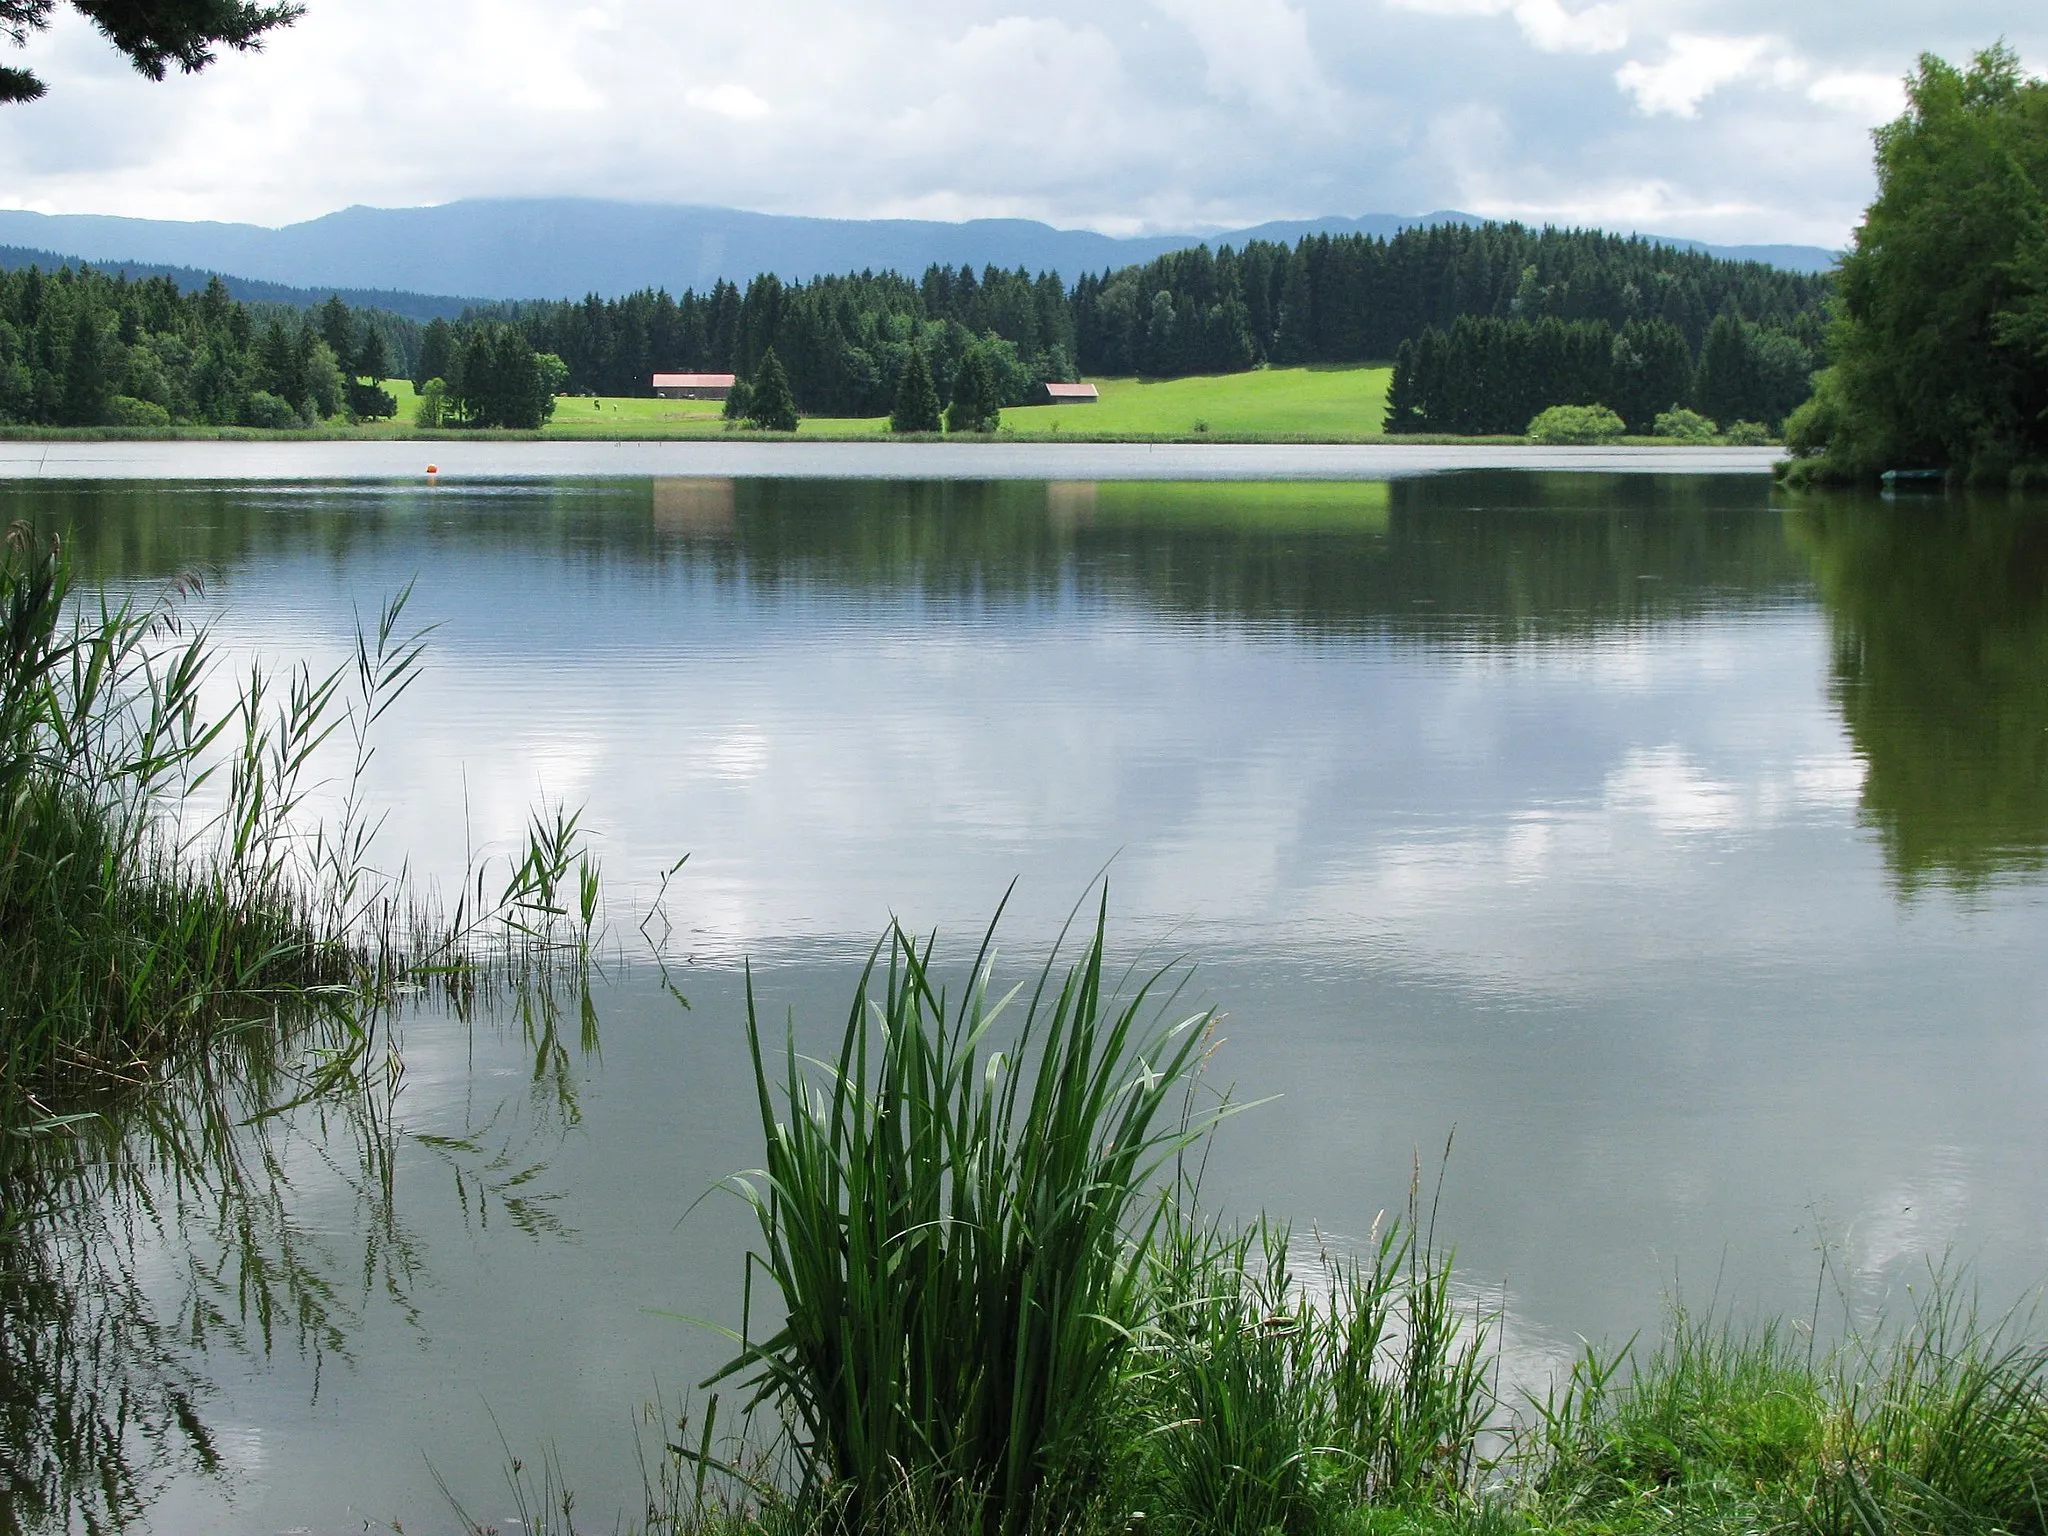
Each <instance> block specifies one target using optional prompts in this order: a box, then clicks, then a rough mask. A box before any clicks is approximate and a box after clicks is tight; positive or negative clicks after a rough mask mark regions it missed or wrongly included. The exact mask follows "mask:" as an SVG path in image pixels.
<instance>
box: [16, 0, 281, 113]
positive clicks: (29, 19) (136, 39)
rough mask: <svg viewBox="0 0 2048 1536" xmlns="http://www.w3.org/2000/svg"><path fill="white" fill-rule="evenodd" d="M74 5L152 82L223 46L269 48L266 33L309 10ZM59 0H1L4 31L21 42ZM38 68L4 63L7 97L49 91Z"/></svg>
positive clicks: (220, 3) (199, 64)
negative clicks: (265, 40) (40, 77)
mask: <svg viewBox="0 0 2048 1536" xmlns="http://www.w3.org/2000/svg"><path fill="white" fill-rule="evenodd" d="M71 6H72V9H74V10H76V11H77V12H78V13H79V14H80V15H82V16H84V17H85V18H86V19H87V20H89V21H91V22H92V24H93V25H94V26H95V27H97V28H98V29H99V32H100V34H101V35H102V36H103V37H105V38H106V39H107V40H108V41H109V42H111V43H112V44H113V45H114V46H115V47H116V48H118V49H119V50H120V51H121V52H122V53H123V54H125V55H127V58H128V61H129V62H130V63H131V64H133V65H134V66H135V67H136V69H137V70H139V71H140V72H141V73H142V74H144V75H146V76H148V77H149V78H150V79H152V80H161V79H163V77H164V74H165V72H166V70H167V69H168V67H169V66H170V65H173V64H175V65H177V66H178V68H179V70H180V71H181V72H183V73H185V74H188V75H189V74H195V73H197V72H198V71H199V70H202V69H204V68H205V67H206V66H207V65H209V64H211V63H212V62H213V58H214V50H215V48H216V47H218V46H220V45H223V44H225V45H226V46H227V47H229V48H233V49H235V50H236V51H237V52H243V51H247V50H249V49H253V48H260V47H262V46H263V35H264V34H265V33H266V32H270V31H272V30H274V29H275V28H278V27H288V26H290V25H291V24H292V23H293V22H294V21H296V20H298V18H299V17H300V15H301V14H303V12H304V9H305V7H303V6H301V5H298V4H296V3H292V0H274V3H270V4H264V3H262V0H71ZM55 9H56V0H0V31H4V32H5V33H6V34H7V35H8V36H9V37H11V38H12V39H13V41H14V43H15V45H16V46H17V47H18V46H20V45H21V44H23V43H24V42H26V41H27V39H28V36H29V34H30V33H32V32H39V31H41V30H43V29H44V28H45V27H47V26H49V24H50V13H51V12H52V11H54V10H55ZM47 89H48V87H46V86H45V85H44V84H43V82H42V81H41V80H40V79H38V78H37V76H36V75H35V73H34V72H33V71H31V70H26V69H16V68H14V67H12V66H11V65H10V66H0V102H12V101H34V100H36V99H37V98H39V97H40V96H42V94H43V93H44V91H45V90H47Z"/></svg>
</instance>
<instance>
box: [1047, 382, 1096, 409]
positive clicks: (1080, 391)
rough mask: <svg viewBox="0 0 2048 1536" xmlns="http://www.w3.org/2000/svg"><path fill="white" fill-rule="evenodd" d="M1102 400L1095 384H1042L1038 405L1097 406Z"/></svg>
mask: <svg viewBox="0 0 2048 1536" xmlns="http://www.w3.org/2000/svg"><path fill="white" fill-rule="evenodd" d="M1101 399H1102V396H1101V394H1100V393H1098V392H1097V390H1096V388H1095V386H1094V385H1093V384H1041V385H1039V386H1038V398H1037V400H1036V401H1034V402H1033V403H1034V404H1037V405H1095V404H1097V403H1099V402H1100V401H1101Z"/></svg>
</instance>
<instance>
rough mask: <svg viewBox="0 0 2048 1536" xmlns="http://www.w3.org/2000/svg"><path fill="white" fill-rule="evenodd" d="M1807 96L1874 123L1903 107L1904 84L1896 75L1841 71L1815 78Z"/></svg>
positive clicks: (1904, 96) (1809, 98) (1825, 105)
mask: <svg viewBox="0 0 2048 1536" xmlns="http://www.w3.org/2000/svg"><path fill="white" fill-rule="evenodd" d="M1806 99H1807V100H1808V101H1813V102H1817V103H1819V104H1820V105H1821V106H1824V107H1833V108H1835V109H1836V110H1837V111H1840V112H1845V113H1847V114H1848V115H1849V116H1851V117H1853V118H1855V119H1856V120H1857V121H1859V122H1864V123H1870V124H1873V125H1874V124H1877V123H1887V122H1890V121H1891V120H1892V119H1893V118H1895V117H1897V116H1898V115H1899V114H1900V113H1901V112H1903V111H1905V109H1906V87H1905V84H1904V82H1903V81H1901V80H1900V79H1899V77H1898V76H1896V75H1880V74H1871V73H1859V72H1855V71H1842V72H1839V73H1836V74H1828V75H1822V76H1821V77H1820V78H1819V79H1817V80H1815V81H1814V82H1813V83H1812V84H1811V85H1809V86H1808V87H1807V88H1806Z"/></svg>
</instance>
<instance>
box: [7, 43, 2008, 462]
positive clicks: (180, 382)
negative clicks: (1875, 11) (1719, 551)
mask: <svg viewBox="0 0 2048 1536" xmlns="http://www.w3.org/2000/svg"><path fill="white" fill-rule="evenodd" d="M1907 84H1908V106H1907V109H1906V111H1905V113H1904V114H1903V115H1902V116H1901V117H1899V118H1898V119H1897V120H1896V121H1895V122H1893V123H1890V124H1888V125H1886V126H1885V127H1883V128H1881V129H1880V130H1878V132H1877V134H1876V142H1877V172H1878V196H1877V199H1876V200H1875V201H1874V202H1873V203H1872V204H1871V206H1870V208H1869V210H1868V212H1867V214H1866V217H1865V219H1864V222H1863V224H1862V226H1861V227H1860V228H1859V229H1858V230H1857V232H1856V235H1855V239H1854V242H1853V244H1852V247H1851V249H1850V250H1849V251H1848V252H1847V253H1846V254H1845V256H1844V257H1843V259H1842V262H1841V264H1840V266H1839V267H1838V269H1837V270H1836V271H1835V272H1832V273H1826V274H1820V275H1805V274H1799V273H1792V272H1785V271H1780V270H1777V269H1774V268H1771V267H1768V266H1764V265H1762V264H1759V263H1754V262H1731V261H1725V260H1721V259H1717V258H1715V257H1712V256H1708V255H1705V254H1703V253H1699V252H1694V251H1683V250H1677V249H1674V248H1672V247H1669V246H1664V245H1658V244H1655V243H1653V242H1649V241H1645V240H1642V239H1639V238H1619V237H1615V236H1610V235H1604V234H1599V233H1595V232H1588V231H1577V230H1557V229H1544V230H1540V231H1537V230H1530V229H1525V228H1523V227H1521V226H1519V225H1514V224H1486V225H1478V226H1465V225H1438V226H1432V227H1428V228H1418V229H1411V230H1407V231H1404V232H1403V233H1401V234H1398V235H1395V236H1393V237H1392V238H1390V239H1379V238H1370V237H1364V236H1341V237H1339V236H1327V235H1316V236H1307V237H1304V238H1302V239H1301V240H1300V241H1298V242H1297V243H1296V244H1294V245H1293V246H1291V247H1290V246H1286V245H1282V244H1276V243H1269V242H1262V241H1252V242H1249V243H1247V244H1246V246H1245V247H1244V248H1243V249H1242V250H1234V249H1231V248H1229V247H1225V248H1223V249H1221V250H1216V251H1211V250H1209V249H1208V248H1206V247H1198V248H1196V249H1193V250H1188V251H1180V252H1174V253H1171V254H1169V255H1165V256H1162V257H1160V258H1158V259H1157V260H1155V261H1153V262H1150V263H1148V264H1145V265H1143V266H1135V267H1130V268H1126V269H1124V270H1122V271H1116V272H1105V273H1101V274H1084V275H1082V276H1081V277H1079V278H1078V279H1077V280H1075V281H1074V282H1072V283H1071V284H1069V283H1068V282H1067V281H1066V280H1065V279H1063V278H1062V277H1061V276H1060V275H1059V274H1057V273H1050V272H1045V273H1039V274H1037V275H1035V276H1034V275H1032V274H1030V273H1028V272H1026V271H1024V270H1022V269H1019V270H1016V271H1004V270H1001V269H999V268H996V267H987V268H984V269H983V270H982V271H981V272H980V273H976V272H974V271H973V270H972V269H970V268H966V267H962V268H960V269H958V270H952V269H948V268H945V267H937V266H935V267H933V268H931V269H930V270H928V271H927V272H925V273H924V274H923V276H922V277H921V278H919V279H916V280H913V279H911V278H909V277H905V276H901V275H899V274H896V273H890V272H884V273H880V274H876V273H871V272H864V273H859V274H853V275H848V276H841V277H819V278H816V279H813V280H811V281H809V282H801V283H785V282H783V281H781V280H780V279H778V278H776V277H774V276H772V275H767V274H764V275H762V276H759V277H756V278H754V279H753V280H752V281H750V282H749V283H748V284H747V286H746V287H745V289H744V290H742V289H741V288H739V287H737V286H735V285H734V284H731V283H728V282H723V281H721V282H718V283H716V284H714V285H713V287H712V288H711V290H710V291H709V292H706V293H701V294H700V293H697V292H695V291H685V292H684V293H683V294H682V296H681V297H680V298H675V297H672V296H671V295H670V294H669V293H667V292H666V291H664V290H660V289H649V290H643V291H641V292H638V293H634V294H628V295H625V296H623V297H618V298H602V297H599V296H596V295H591V296H589V297H586V298H584V299H582V300H580V301H570V300H561V301H548V302H534V303H503V304H490V305H485V306H480V307H477V308H473V309H471V310H470V311H468V312H466V313H465V314H464V316H463V317H462V318H461V319H460V320H457V321H454V322H452V323H451V322H449V321H447V320H439V319H437V320H433V321H430V322H428V323H427V324H425V325H421V324H419V323H417V322H415V321H412V320H409V319H406V318H403V317H401V316H398V315H395V314H392V313H390V312H388V311H383V310H351V309H350V308H349V306H348V305H346V304H345V303H343V302H342V300H341V299H340V298H339V297H335V298H330V299H329V300H328V301H326V302H325V303H324V304H321V305H319V306H316V307H314V308H313V309H311V310H307V311H298V310H294V309H290V308H286V307H282V306H276V305H244V304H241V303H238V302H237V301H235V300H233V299H231V298H230V297H229V296H228V294H227V292H226V290H225V288H224V287H223V286H222V285H221V284H220V283H219V282H218V280H216V281H214V282H213V283H212V284H211V285H210V286H209V287H207V288H206V289H204V290H202V291H199V292H194V293H184V292H181V291H180V290H179V289H178V287H177V285H176V284H175V283H174V282H172V281H171V280H170V279H168V278H151V279H147V280H143V281H138V282H129V281H127V280H126V279H124V278H118V277H109V276H107V275H105V274H102V273H99V272H96V271H94V270H92V269H91V268H89V267H84V266H80V267H69V266H66V267H61V268H59V269H58V270H56V271H54V272H42V271H39V270H37V269H35V268H29V269H27V270H25V271H19V272H11V273H6V274H0V431H34V432H44V431H51V430H55V431H60V432H90V433H98V432H111V433H136V434H141V435H151V434H157V433H164V434H182V433H187V432H190V433H194V434H197V435H217V434H221V433H229V434H232V433H234V432H241V431H248V432H255V433H282V432H313V433H320V434H355V433H363V434H366V435H410V434H429V433H432V432H436V431H441V430H459V431H478V430H484V431H489V430H498V431H513V432H543V431H546V432H550V433H559V434H562V435H571V436H600V437H638V436H652V437H667V436H694V435H698V434H700V433H709V432H714V431H716V432H723V431H726V430H736V431H759V432H768V433H787V432H789V431H791V430H795V431H798V432H802V433H806V434H808V435H811V436H838V437H865V436H870V435H876V434H879V433H880V432H882V431H885V430H893V431H894V432H896V433H899V434H912V435H920V436H939V435H944V436H950V437H961V438H970V439H971V438H982V437H987V436H990V435H993V434H997V433H1002V434H1013V435H1016V436H1020V437H1029V436H1036V435H1039V434H1041V433H1042V434H1045V435H1053V434H1059V435H1061V436H1066V437H1072V438H1082V437H1103V438H1109V439H1112V440H1114V439H1122V438H1130V439H1174V440H1189V441H1200V440H1203V439H1208V440H1212V441H1220V440H1232V441H1246V440H1253V441H1261V440H1264V441H1280V442H1284V441H1305V442H1307V441H1349V440H1358V439H1367V438H1374V437H1380V436H1383V435H1401V436H1408V437H1415V436H1419V437H1422V438H1425V439H1431V438H1448V439H1491V438H1503V439H1523V440H1531V441H1536V442H1558V443H1562V442H1600V441H1617V440H1641V441H1645V442H1664V443H1693V444H1698V443H1708V442H1726V443H1734V444H1745V445H1761V444H1764V443H1770V442H1776V441H1778V440H1780V439H1781V438H1782V439H1783V440H1784V441H1785V443H1786V445H1787V447H1788V448H1789V450H1790V457H1789V459H1788V460H1787V461H1786V465H1785V468H1784V470H1783V473H1784V476H1785V478H1786V479H1787V480H1788V482H1789V483H1791V484H1793V485H1795V486H1799V485H1811V484H1817V483H1859V482H1869V483H1875V482H1876V481H1877V479H1878V478H1879V477H1880V476H1881V475H1882V474H1884V473H1887V472H1890V471H1900V472H1905V473H1909V474H1914V475H1920V476H1931V477H1936V478H1938V477H1941V476H1944V475H1946V476H1954V477H1957V478H1963V479H1968V480H1970V481H1972V482H1974V483H1978V484H2015V485H2030V484H2036V483H2048V425H2044V423H2048V319H2044V316H2048V237H2044V236H2043V234H2042V229H2043V228H2048V192H2044V191H2043V190H2042V189H2043V188H2044V187H2048V85H2044V84H2043V83H2042V82H2041V81H2039V80H2035V79H2032V78H2029V77H2028V76H2026V75H2025V74H2024V72H2023V71H2022V69H2021V66H2020V63H2019V59H2018V56H2017V55H2016V54H2015V53H2014V52H2013V51H2012V50H2010V49H2009V48H2007V47H2005V46H2004V45H1999V46H1996V47H1993V48H1991V49H1988V50H1986V51H1985V52H1983V53H1982V54H1980V55H1978V56H1977V57H1976V58H1975V59H1974V60H1973V61H1971V62H1970V63H1969V64H1968V65H1967V66H1966V67H1962V68H1958V67H1955V66H1952V65H1950V64H1948V63H1946V62H1944V61H1943V60H1941V59H1938V58H1935V57H1933V56H1931V55H1929V56H1926V57H1923V58H1922V60H1921V61H1920V65H1919V68H1918V70H1917V71H1916V73H1915V74H1914V75H1913V77H1912V78H1911V79H1910V80H1909V81H1908V82H1907ZM658 371H680V372H697V373H725V374H732V375H734V376H735V378H736V380H737V383H736V387H735V389H734V392H733V397H732V399H731V400H730V401H729V402H726V405H725V406H724V407H723V408H721V409H715V410H710V411H703V410H698V409H692V408H691V403H690V402H682V401H662V400H655V399H653V398H652V396H653V393H654V389H653V376H654V374H655V373H656V372H658ZM1084 377H1085V378H1086V379H1088V380H1090V381H1092V382H1096V383H1098V384H1099V385H1100V386H1101V388H1102V400H1101V403H1100V404H1097V405H1059V406H1053V405H1042V404H1036V403H1034V402H1036V401H1038V400H1042V399H1043V398H1044V393H1043V387H1044V386H1045V385H1047V384H1049V383H1063V382H1073V381H1077V380H1080V379H1082V378H1084ZM757 396H758V397H759V398H760V399H761V400H762V401H763V402H765V403H764V404H763V405H762V406H761V407H760V408H756V406H755V405H754V401H755V400H756V398H757ZM707 403H708V402H707ZM1559 411H1563V412H1564V414H1562V415H1559V414H1554V413H1556V412H1559ZM1596 411H1597V412H1599V413H1602V414H1600V415H1599V416H1598V417H1597V418H1596V417H1595V416H1593V415H1588V414H1585V413H1587V412H1596ZM1573 413H1578V414H1573Z"/></svg>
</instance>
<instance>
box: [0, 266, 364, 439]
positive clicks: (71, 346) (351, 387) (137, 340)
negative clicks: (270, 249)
mask: <svg viewBox="0 0 2048 1536" xmlns="http://www.w3.org/2000/svg"><path fill="white" fill-rule="evenodd" d="M393 372H394V369H393V368H392V365H391V348H390V346H389V343H388V342H387V341H386V339H385V331H384V329H382V328H380V327H379V326H378V325H377V324H375V323H370V322H366V321H365V320H364V319H363V318H362V317H361V316H360V315H358V314H357V313H355V312H352V311H350V310H349V309H348V307H347V306H346V305H344V304H341V303H340V301H339V300H334V301H331V302H330V303H329V304H328V305H327V306H325V307H323V308H322V309H320V310H317V311H311V312H306V313H299V312H296V311H291V310H283V309H276V310H273V311H272V312H270V313H269V314H268V315H266V316H265V317H263V318H261V319H260V320H259V317H258V316H256V315H254V314H252V313H251V312H250V310H249V309H248V308H247V307H246V306H244V305H242V304H238V303H237V302H236V301H235V300H234V299H232V298H230V297H229V296H228V292H227V289H226V288H225V286H223V285H222V283H221V282H220V280H219V279H218V278H216V279H214V280H213V281H212V282H210V283H209V284H208V285H207V286H206V287H205V288H204V289H202V290H200V291H199V292H196V293H185V292H182V291H181V290H180V289H179V287H178V285H177V284H176V283H175V282H173V281H172V280H171V279H169V278H165V277H153V278H147V279H144V280H142V281H139V282H131V281H129V280H128V279H127V278H125V277H110V276H108V275H106V274H105V273H101V272H97V271H95V270H93V269H92V268H91V267H89V266H82V265H81V266H77V267H69V266H66V267H60V268H58V269H57V270H55V271H52V272H45V271H42V270H41V269H40V268H36V267H30V268H28V269H26V270H24V271H16V272H7V273H0V423H11V424H27V425H35V426H60V427H93V426H140V427H148V426H161V427H167V426H171V425H173V424H175V423H196V424H202V425H213V426H231V425H241V426H258V427H296V426H302V425H310V424H312V423H314V422H317V421H320V420H324V419H326V418H329V417H334V416H338V415H339V416H361V415H388V414H389V413H390V410H391V406H392V401H391V396H390V395H389V394H387V393H385V392H384V391H382V390H380V389H377V388H376V387H375V381H376V380H378V379H381V378H384V377H388V376H390V375H391V374H392V373H393ZM364 373H367V374H368V375H370V377H371V380H372V382H371V383H370V384H368V385H365V384H362V383H360V382H358V376H359V374H364Z"/></svg>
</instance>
